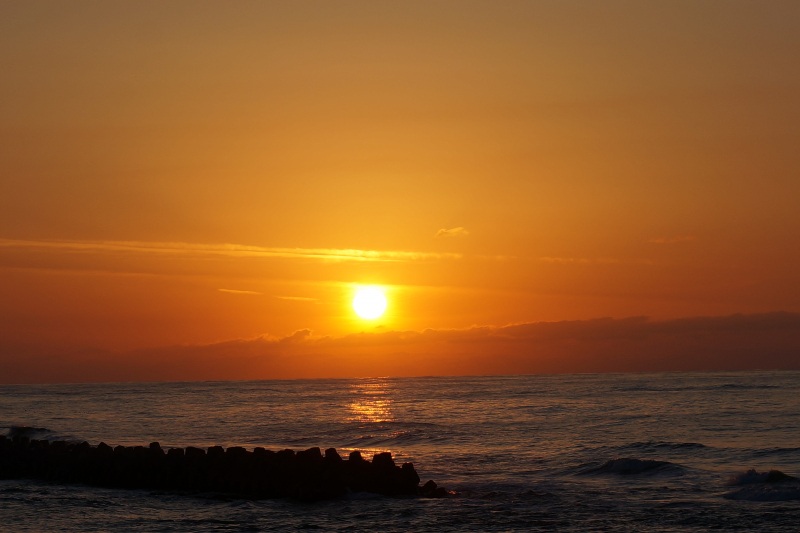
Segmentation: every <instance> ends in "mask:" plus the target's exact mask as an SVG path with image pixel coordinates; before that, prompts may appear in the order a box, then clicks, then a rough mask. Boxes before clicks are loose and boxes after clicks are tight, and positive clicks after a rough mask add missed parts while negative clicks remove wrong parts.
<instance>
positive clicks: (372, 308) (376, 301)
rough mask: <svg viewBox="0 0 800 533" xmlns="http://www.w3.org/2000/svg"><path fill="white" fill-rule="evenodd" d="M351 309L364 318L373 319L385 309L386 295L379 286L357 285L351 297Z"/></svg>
mask: <svg viewBox="0 0 800 533" xmlns="http://www.w3.org/2000/svg"><path fill="white" fill-rule="evenodd" d="M353 310H354V311H355V312H356V314H357V315H358V316H359V317H361V318H363V319H364V320H374V319H376V318H379V317H380V316H381V315H383V313H384V311H386V295H385V294H384V293H383V289H381V288H380V287H375V286H369V287H359V288H358V289H357V290H356V295H355V296H354V297H353Z"/></svg>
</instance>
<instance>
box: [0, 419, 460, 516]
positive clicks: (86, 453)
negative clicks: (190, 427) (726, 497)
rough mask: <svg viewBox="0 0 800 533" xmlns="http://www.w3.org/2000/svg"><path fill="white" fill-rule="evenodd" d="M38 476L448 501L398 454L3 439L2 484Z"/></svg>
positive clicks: (305, 496) (254, 493) (298, 495)
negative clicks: (367, 455)
mask: <svg viewBox="0 0 800 533" xmlns="http://www.w3.org/2000/svg"><path fill="white" fill-rule="evenodd" d="M15 478H37V479H44V480H49V481H53V482H61V483H84V484H89V485H98V486H105V487H117V488H131V489H157V490H172V491H190V492H198V491H201V492H211V493H228V494H235V495H236V496H237V497H246V498H283V497H291V498H295V499H299V500H304V501H316V500H321V499H329V498H337V497H341V496H343V495H344V494H346V493H347V492H349V491H356V492H357V491H366V492H374V493H378V494H384V495H389V496H401V495H407V496H413V495H421V496H426V497H442V496H446V495H447V491H445V490H444V489H443V488H441V487H437V486H436V484H435V483H434V482H433V481H430V482H428V483H426V484H425V486H424V487H422V488H419V475H417V472H416V471H415V469H414V465H413V464H411V463H404V464H403V465H402V467H398V466H397V465H396V464H395V462H394V459H393V458H392V455H391V453H388V452H384V453H378V454H375V455H374V457H373V459H372V461H371V462H370V461H367V460H365V459H364V458H363V457H362V455H361V453H360V452H358V451H354V452H352V453H350V455H349V459H348V460H346V461H345V460H343V459H342V457H341V456H340V455H339V453H338V452H337V451H336V450H335V449H334V448H328V449H327V450H325V454H324V456H323V454H322V452H321V451H320V448H316V447H315V448H309V449H307V450H304V451H300V452H297V453H295V452H294V451H293V450H290V449H286V450H281V451H278V452H273V451H270V450H266V449H264V448H255V449H254V450H253V451H252V452H250V451H248V450H246V449H245V448H242V447H239V446H233V447H230V448H228V449H227V450H226V449H225V448H222V447H221V446H211V447H209V448H208V450H207V451H206V450H203V449H201V448H195V447H192V446H189V447H187V448H185V449H184V448H171V449H169V450H166V451H165V450H164V449H163V448H162V447H161V445H160V444H159V443H158V442H152V443H150V445H149V446H148V447H144V446H134V447H125V446H116V447H114V448H112V447H111V446H109V445H108V444H106V443H104V442H101V443H100V444H98V445H97V446H96V447H93V446H91V445H89V443H87V442H81V443H79V444H74V443H68V442H64V441H53V442H49V441H37V440H30V439H27V438H26V437H25V436H23V435H18V436H16V437H15V438H14V439H13V440H10V439H6V438H2V439H0V479H15Z"/></svg>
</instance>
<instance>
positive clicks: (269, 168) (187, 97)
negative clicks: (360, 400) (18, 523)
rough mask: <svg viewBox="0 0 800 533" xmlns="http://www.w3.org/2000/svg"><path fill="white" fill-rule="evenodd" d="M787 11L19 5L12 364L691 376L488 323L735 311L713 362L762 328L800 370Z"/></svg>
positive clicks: (2, 230)
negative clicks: (376, 294)
mask: <svg viewBox="0 0 800 533" xmlns="http://www.w3.org/2000/svg"><path fill="white" fill-rule="evenodd" d="M798 27H800V3H798V2H796V1H794V0H791V1H786V2H781V1H777V0H776V1H771V2H769V3H766V4H764V3H758V2H750V1H738V0H728V1H724V2H723V1H719V2H717V1H709V2H696V1H685V2H681V1H674V2H639V1H624V2H623V1H608V2H594V1H589V0H587V1H564V2H530V1H524V2H515V1H506V2H489V1H481V2H475V1H468V0H458V1H456V0H453V1H424V2H422V1H420V2H417V1H409V2H382V1H375V0H369V1H333V2H331V1H318V2H307V1H296V2H295V1H293V2H246V1H242V2H235V3H229V2H222V1H219V2H210V1H191V2H190V1H181V0H173V1H170V2H161V1H138V0H137V1H104V2H94V1H92V2H89V1H83V0H75V1H71V2H61V1H37V0H33V1H7V2H3V3H0V68H2V75H1V76H0V382H14V381H65V380H66V381H76V380H77V381H82V380H107V379H127V378H130V379H133V378H136V379H215V378H220V379H228V378H230V379H247V378H252V379H256V378H269V377H296V376H301V375H302V376H304V377H315V376H319V377H324V376H328V375H374V374H383V373H395V374H402V375H409V374H430V373H452V374H459V373H488V374H492V373H508V372H512V373H513V372H537V371H570V372H573V371H604V370H608V371H612V370H613V371H620V370H642V369H655V370H658V369H680V368H683V367H681V366H680V365H678V364H677V363H676V364H675V365H672V366H670V365H666V366H665V365H661V366H659V365H657V364H655V363H654V365H651V366H647V365H644V366H642V365H639V366H637V365H636V364H633V363H630V362H628V363H625V361H623V360H622V359H619V357H617V358H616V359H614V358H613V357H612V356H611V355H609V352H608V350H609V345H608V343H605V344H604V343H603V342H594V343H593V342H583V341H581V342H578V343H577V344H576V343H572V344H571V345H570V346H572V347H571V348H569V349H567V348H565V347H564V346H566V345H562V344H559V345H558V346H555V345H552V344H550V345H548V343H547V342H544V341H542V340H541V339H540V338H539V337H538V336H537V335H538V333H537V334H535V335H532V336H529V335H527V334H526V335H525V336H524V338H525V339H526V340H525V342H522V343H519V344H517V345H514V347H513V349H510V348H509V344H508V343H507V342H506V341H502V340H498V339H505V338H506V337H507V335H505V333H503V332H506V331H507V330H506V329H504V328H505V327H507V326H509V325H513V324H527V325H528V327H534V325H536V324H539V326H540V327H545V325H546V324H550V323H560V322H563V321H570V322H563V323H564V324H577V326H575V327H576V328H577V329H576V330H575V333H574V334H572V333H571V334H570V335H572V336H570V337H569V338H572V339H573V340H574V339H575V338H584V336H583V333H580V331H583V329H581V328H583V327H586V328H588V329H589V330H591V329H592V328H593V327H594V326H592V324H594V323H595V322H594V319H598V318H601V317H613V318H614V319H616V320H619V321H620V322H619V324H620V325H621V326H620V327H622V326H624V325H626V324H629V323H628V322H625V320H624V319H626V318H628V317H644V316H646V317H650V320H649V321H646V323H647V324H650V325H654V324H662V325H664V324H666V325H670V324H671V325H675V324H684V322H681V321H680V320H683V319H686V320H690V321H691V320H700V322H699V323H702V324H707V323H706V322H703V321H702V320H701V319H697V318H695V317H704V316H705V317H729V316H730V315H733V314H735V313H741V314H743V315H744V316H745V317H748V319H747V320H745V321H744V322H736V321H735V320H734V319H731V318H720V319H719V320H723V321H725V320H734V322H733V323H735V324H738V326H737V327H744V328H745V330H744V331H750V332H751V333H752V335H751V336H749V337H748V336H746V335H745V337H746V338H747V339H749V341H748V342H750V343H753V347H752V350H751V351H750V352H746V353H745V352H743V351H742V350H739V351H735V353H734V352H730V357H731V358H732V359H731V362H730V364H726V362H725V359H724V358H723V359H721V360H720V359H719V358H716V359H715V358H713V357H710V356H709V357H710V359H709V361H713V362H714V364H711V363H709V364H708V365H706V366H702V365H700V366H697V368H698V369H710V368H727V367H730V368H742V367H758V366H759V365H761V364H762V363H763V359H762V356H763V354H760V353H759V352H758V349H757V345H758V343H756V342H755V340H759V342H760V341H761V340H764V339H769V340H768V342H769V343H771V344H770V345H771V346H772V345H773V344H774V346H773V347H772V348H771V350H772V351H771V352H770V353H771V354H773V355H774V357H775V359H774V361H775V363H774V364H773V365H772V366H777V367H792V365H796V364H798V363H797V361H798V360H800V353H798V346H800V343H798V342H797V336H800V333H796V334H794V333H792V332H794V331H795V330H796V329H798V328H794V326H791V327H789V326H787V325H786V324H787V322H786V321H787V320H788V323H789V324H796V323H797V322H795V320H796V315H794V314H792V313H798V312H800V246H798V241H799V238H800V215H798V208H797V204H798V199H799V198H800V150H798V146H800V126H798V125H800V98H798V96H797V95H798V94H800V69H798V68H797V65H798V60H800V52H798V50H800V32H798V31H797V28H798ZM360 283H372V284H380V285H383V286H385V287H386V288H387V291H388V298H389V309H388V311H387V314H386V315H384V316H383V317H382V318H381V319H379V320H377V321H374V322H367V321H363V320H360V319H358V318H357V317H356V316H355V315H354V314H353V312H352V309H351V308H350V306H349V304H350V300H351V299H352V290H353V286H354V284H360ZM777 311H785V312H789V314H788V315H787V314H775V312H777ZM763 317H767V318H768V319H769V320H767V321H768V322H769V323H770V326H769V327H768V328H766V329H765V327H763V322H764V320H766V319H764V318H763ZM776 317H777V318H776ZM786 317H789V318H786ZM772 319H775V320H774V321H773V320H772ZM676 320H677V322H676ZM773 322H774V323H773ZM540 323H541V324H540ZM615 323H616V322H615ZM692 323H694V322H692ZM725 323H726V324H727V323H728V322H725ZM745 326H746V327H745ZM637 327H638V326H637ZM654 327H655V326H654ZM664 327H666V326H664ZM669 327H672V326H669ZM703 327H705V326H703ZM481 328H484V329H481ZM486 328H488V329H486ZM747 328H751V329H752V331H751V329H747ZM776 328H777V329H776ZM712 329H713V328H712ZM475 331H491V332H494V333H492V334H488V335H487V336H486V338H485V339H483V340H482V341H481V343H479V344H480V346H482V347H483V348H481V350H483V351H482V352H481V354H482V355H480V356H478V355H475V353H476V352H475V350H476V349H477V348H475V347H474V346H473V347H471V348H470V349H469V350H466V351H464V350H463V349H461V348H457V347H454V346H459V347H460V346H462V345H463V343H467V344H469V341H467V340H465V339H469V338H471V337H470V335H472V334H473V333H474V332H475ZM536 331H539V330H536ZM570 331H572V330H570ZM649 331H650V330H648V332H649ZM670 331H672V332H673V333H670V335H673V336H675V338H677V337H680V336H681V335H686V336H687V339H689V338H695V339H696V338H697V334H696V332H695V333H694V334H693V333H688V330H687V329H685V328H683V327H677V326H676V327H675V328H674V331H673V329H670ZM726 331H727V330H726ZM297 332H300V333H297ZM401 332H402V335H405V336H406V337H404V338H406V339H407V338H413V339H414V342H413V344H414V348H413V349H411V350H410V351H408V350H406V349H405V348H398V346H397V340H396V337H394V336H393V335H400V334H401ZM425 332H427V333H425ZM454 332H456V333H454ZM497 332H500V333H497ZM764 332H770V334H769V335H767V336H766V337H764V335H766V334H765V333H764ZM361 333H363V334H364V335H366V336H364V335H360V334H361ZM496 333H497V334H496ZM651 333H652V338H653V339H655V338H656V337H658V335H661V333H658V334H656V333H653V332H649V333H647V334H646V336H648V338H651V337H650V335H651ZM434 334H441V335H442V336H443V337H436V338H437V339H438V340H433V339H434V337H435V335H434ZM773 334H774V335H773ZM426 335H427V336H426ZM431 335H433V336H431ZM692 335H694V337H692ZM793 335H794V336H793ZM703 339H705V341H706V342H707V343H708V345H707V348H708V350H706V352H704V353H708V351H711V352H713V351H714V348H715V346H716V347H722V346H729V345H730V346H734V345H736V344H737V343H736V342H733V341H731V338H729V337H726V340H724V341H723V340H720V339H719V338H718V337H716V336H715V335H712V334H710V333H709V334H708V335H706V336H703ZM776 339H778V340H781V342H782V343H783V344H781V343H778V344H775V343H776V342H777V341H776ZM283 341H286V342H289V343H293V344H291V345H292V346H293V348H292V349H291V350H289V352H291V353H289V352H287V354H288V355H286V354H284V355H283V356H282V357H288V358H289V359H290V360H291V364H290V363H286V364H284V365H283V366H282V367H281V369H277V367H275V366H274V364H273V363H274V361H273V359H274V358H275V357H277V356H275V350H274V349H273V348H274V346H279V345H280V344H279V343H281V342H283ZM490 341H491V342H490ZM687 342H688V340H687ZM748 342H740V343H739V344H740V345H748ZM231 343H233V344H231ZM237 343H238V344H237ZM276 343H277V344H276ZM459 343H462V344H459ZM231 346H237V347H238V348H236V349H235V350H233V351H231V350H229V348H230V347H231ZM242 346H246V347H247V348H246V349H245V351H246V352H247V353H248V354H251V355H252V357H253V358H255V360H256V361H257V364H256V363H254V364H253V365H252V366H248V367H247V369H239V370H237V369H235V368H233V367H232V365H234V363H233V362H230V361H228V359H227V358H229V357H234V356H233V355H231V354H233V353H234V352H235V354H237V355H236V356H235V357H234V359H235V360H236V361H238V359H236V358H237V357H240V356H241V357H243V355H241V353H240V350H239V348H241V347H242ZM280 346H282V345H280ZM297 346H300V347H301V348H298V347H297ZM548 346H549V348H550V349H552V351H551V352H549V354H550V356H549V357H550V358H551V359H552V358H553V357H555V356H554V355H553V354H555V353H563V354H564V357H565V358H567V359H568V361H566V362H563V364H560V365H558V364H554V363H553V364H550V363H547V364H545V360H546V359H547V357H548V355H547V353H546V350H545V349H544V348H545V347H548ZM575 346H579V347H580V349H578V350H577V351H576V349H575ZM653 346H655V345H649V344H648V345H647V347H645V346H644V345H641V346H639V347H638V349H639V352H641V353H640V356H641V357H644V358H647V357H648V355H647V353H650V352H651V351H652V349H653ZM671 346H672V347H673V349H674V350H675V351H674V353H671V354H670V353H666V352H665V353H661V354H660V355H659V357H660V358H661V359H660V360H661V361H670V360H671V361H683V360H685V357H684V355H685V354H684V355H681V353H682V352H681V350H684V351H685V350H687V349H688V348H686V344H683V343H682V342H678V341H676V342H674V343H673V344H671ZM221 347H222V348H221ZM645 348H647V349H645ZM695 348H697V347H696V346H695ZM720 349H722V348H720ZM187 350H190V351H191V350H195V352H191V354H190V353H189V352H187ZM620 350H621V351H622V352H625V353H627V352H626V350H633V351H632V352H631V353H633V352H634V351H635V350H634V346H633V345H626V347H625V348H624V349H621V348H620ZM648 350H649V351H648ZM701 351H702V350H701ZM201 352H202V353H203V354H205V355H200V354H201ZM645 352H647V353H645ZM679 352H680V353H679ZM281 353H283V352H281ZM614 353H621V352H619V351H618V352H614ZM698 353H699V352H698ZM726 353H727V352H726ZM187 354H188V355H187ZM192 354H194V355H192ZM355 354H358V358H357V359H353V358H354V357H356V355H355ZM414 354H416V355H414ZM470 354H472V355H470ZM486 354H498V356H497V357H494V358H492V357H489V356H487V355H486ZM326 355H328V356H330V357H334V355H335V356H336V357H339V358H340V359H336V358H333V359H330V360H328V363H327V364H323V363H322V362H320V361H324V359H325V357H326ZM312 356H313V358H317V359H313V360H314V361H316V362H315V363H314V364H313V365H311V366H309V365H308V364H306V363H304V362H303V361H307V360H311V359H307V358H309V357H312ZM203 357H205V358H209V357H210V359H208V361H210V362H204V363H202V365H201V364H200V362H199V361H200V359H202V358H203ZM248 357H250V355H248ZM291 357H295V359H291ZM415 357H416V359H414V358H415ZM653 357H655V355H653ZM194 358H199V359H197V360H196V361H195V359H194ZM319 358H321V359H319ZM470 358H471V359H470ZM520 358H521V359H520ZM612 359H614V360H613V361H612ZM734 359H735V360H734ZM203 360H204V361H205V359H203ZM345 360H346V361H345ZM523 360H524V361H523ZM98 361H101V362H102V364H100V363H99V362H98ZM137 361H138V363H137ZM165 361H181V365H185V366H184V368H188V367H192V365H193V363H192V361H195V362H197V364H198V365H200V366H202V367H203V369H204V370H203V371H202V372H200V371H198V372H196V373H192V372H191V371H189V370H186V371H179V372H172V371H167V370H164V371H163V372H159V370H158V368H167V367H170V365H169V364H166V363H164V362H165ZM347 361H349V362H347ZM515 361H516V362H515ZM520 361H523V362H520ZM745 361H749V362H750V364H749V366H748V365H745V364H744V362H745ZM175 364H177V363H175ZM147 365H150V366H147ZM45 366H47V367H48V368H49V370H48V371H47V372H45V371H44V370H43V367H45ZM768 366H769V365H768ZM101 367H102V370H98V368H101ZM673 367H674V368H673ZM701 367H702V368H701ZM170 368H171V367H170ZM198 368H199V366H198ZM137 369H138V370H137ZM137 372H138V373H137ZM181 372H183V373H181ZM4 374H5V375H4Z"/></svg>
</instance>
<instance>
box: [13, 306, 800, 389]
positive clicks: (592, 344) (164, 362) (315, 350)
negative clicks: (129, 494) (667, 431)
mask: <svg viewBox="0 0 800 533" xmlns="http://www.w3.org/2000/svg"><path fill="white" fill-rule="evenodd" d="M798 354H800V313H787V312H775V313H765V314H753V315H731V316H722V317H692V318H683V319H676V320H665V321H654V320H650V319H648V318H647V317H629V318H622V319H615V318H598V319H594V320H575V321H560V322H530V323H520V324H510V325H505V326H474V327H470V328H464V329H427V330H423V331H384V330H378V331H369V332H361V333H355V334H351V335H345V336H340V337H319V336H315V335H314V334H313V333H312V332H311V331H310V330H308V329H303V330H299V331H296V332H295V333H293V334H291V335H289V336H286V337H281V338H275V337H270V336H263V337H258V338H255V339H238V340H232V341H227V342H221V343H216V344H208V345H196V346H171V347H170V346H168V347H161V348H152V349H146V350H136V351H131V352H126V353H111V352H101V351H97V350H95V351H92V350H76V351H72V352H65V351H60V352H59V350H58V349H57V348H52V347H51V348H50V349H49V351H48V349H45V348H43V347H41V346H40V347H33V346H27V347H26V346H10V345H3V344H0V376H2V381H4V382H8V383H13V382H20V383H25V382H27V383H32V382H38V383H43V382H55V381H62V382H63V381H178V380H224V379H295V378H343V377H359V376H378V375H381V376H387V375H391V376H425V375H479V374H493V375H502V374H536V373H585V372H662V371H710V370H715V371H716V370H755V369H786V370H800V357H799V356H798Z"/></svg>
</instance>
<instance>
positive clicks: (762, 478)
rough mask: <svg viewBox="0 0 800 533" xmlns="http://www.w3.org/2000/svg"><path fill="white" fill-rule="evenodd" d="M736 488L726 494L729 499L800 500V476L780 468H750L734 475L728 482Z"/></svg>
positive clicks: (762, 500) (759, 500) (760, 500)
mask: <svg viewBox="0 0 800 533" xmlns="http://www.w3.org/2000/svg"><path fill="white" fill-rule="evenodd" d="M727 485H728V486H731V487H739V488H737V489H736V490H733V491H731V492H728V493H726V494H724V497H725V498H727V499H729V500H745V501H753V502H784V501H795V500H800V478H796V477H794V476H790V475H788V474H785V473H783V472H781V471H780V470H770V471H769V472H758V471H756V470H753V469H751V470H748V471H747V472H743V473H740V474H737V475H735V476H732V477H731V478H730V479H729V480H728V483H727Z"/></svg>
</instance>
